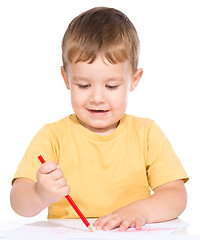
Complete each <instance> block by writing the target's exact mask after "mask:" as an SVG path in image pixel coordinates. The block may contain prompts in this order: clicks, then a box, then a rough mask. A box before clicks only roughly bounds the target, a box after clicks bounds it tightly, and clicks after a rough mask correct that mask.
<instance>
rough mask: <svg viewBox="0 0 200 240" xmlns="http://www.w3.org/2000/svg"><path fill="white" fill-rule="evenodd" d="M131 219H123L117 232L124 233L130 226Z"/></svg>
mask: <svg viewBox="0 0 200 240" xmlns="http://www.w3.org/2000/svg"><path fill="white" fill-rule="evenodd" d="M131 223H132V221H131V219H124V220H123V222H122V223H121V225H120V227H119V231H125V230H127V229H128V228H129V227H130V226H131Z"/></svg>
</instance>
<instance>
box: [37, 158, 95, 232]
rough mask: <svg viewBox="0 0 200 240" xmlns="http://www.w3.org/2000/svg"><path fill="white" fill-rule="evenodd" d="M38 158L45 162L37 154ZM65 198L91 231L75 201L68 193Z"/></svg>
mask: <svg viewBox="0 0 200 240" xmlns="http://www.w3.org/2000/svg"><path fill="white" fill-rule="evenodd" d="M38 159H39V160H40V162H41V163H42V164H43V163H45V160H44V158H43V157H42V156H41V155H40V156H38ZM65 198H66V199H67V200H68V202H69V203H70V205H71V206H72V207H73V209H74V210H75V212H76V213H77V214H78V216H79V217H80V219H81V220H82V221H83V223H84V224H85V226H86V227H87V228H88V229H89V230H90V231H91V232H93V230H92V227H91V225H90V223H89V222H88V220H87V219H86V218H85V216H84V215H83V213H82V212H81V210H80V209H79V208H78V207H77V205H76V204H75V202H74V201H73V200H72V198H71V197H70V196H69V194H68V195H66V196H65Z"/></svg>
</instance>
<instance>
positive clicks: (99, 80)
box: [61, 56, 143, 135]
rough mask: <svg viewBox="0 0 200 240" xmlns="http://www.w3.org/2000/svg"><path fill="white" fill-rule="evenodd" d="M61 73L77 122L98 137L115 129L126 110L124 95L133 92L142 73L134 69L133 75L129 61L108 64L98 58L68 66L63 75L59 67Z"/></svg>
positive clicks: (140, 70)
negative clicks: (69, 93) (68, 90)
mask: <svg viewBox="0 0 200 240" xmlns="http://www.w3.org/2000/svg"><path fill="white" fill-rule="evenodd" d="M61 71H62V75H63V78H64V80H65V84H66V86H67V88H68V89H70V90H71V103H72V107H73V109H74V112H75V114H76V116H77V118H78V120H79V122H80V123H81V124H82V125H83V126H84V127H86V128H87V129H89V130H91V131H93V132H95V133H98V134H101V135H107V134H109V133H111V132H113V131H114V129H115V128H116V127H117V125H118V123H119V120H120V119H121V118H122V117H123V115H124V113H125V110H126V106H127V97H128V92H129V91H132V90H134V88H135V87H136V86H137V84H138V82H139V80H140V78H141V76H142V72H143V70H142V69H138V70H137V71H136V72H135V73H134V74H133V73H132V69H131V66H130V63H129V61H125V62H122V63H117V64H111V63H110V62H109V61H107V60H106V59H103V58H102V57H101V56H98V57H97V58H96V59H95V61H94V62H93V63H91V64H89V63H87V62H78V63H71V64H69V65H68V69H67V73H66V72H65V71H64V68H63V67H62V68H61Z"/></svg>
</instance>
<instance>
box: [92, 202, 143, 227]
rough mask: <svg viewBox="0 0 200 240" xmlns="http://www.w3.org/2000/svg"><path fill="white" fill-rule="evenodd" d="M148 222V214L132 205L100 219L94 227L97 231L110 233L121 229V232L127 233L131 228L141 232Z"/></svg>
mask: <svg viewBox="0 0 200 240" xmlns="http://www.w3.org/2000/svg"><path fill="white" fill-rule="evenodd" d="M146 222H147V215H146V213H145V212H144V211H143V210H142V209H140V208H138V207H137V206H134V204H131V205H128V206H125V207H123V208H120V209H117V210H115V211H114V212H113V213H111V214H108V215H106V216H102V217H100V218H98V219H97V220H96V221H95V222H94V223H93V225H94V226H95V227H96V229H97V230H101V229H102V230H104V231H109V230H112V229H114V228H117V227H119V231H125V230H127V229H128V228H129V227H135V228H136V229H138V230H139V229H141V228H142V226H143V225H144V224H145V223H146Z"/></svg>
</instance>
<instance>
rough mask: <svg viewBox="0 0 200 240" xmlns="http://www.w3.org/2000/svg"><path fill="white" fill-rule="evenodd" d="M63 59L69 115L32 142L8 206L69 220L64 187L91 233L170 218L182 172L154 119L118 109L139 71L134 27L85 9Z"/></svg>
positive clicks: (182, 198)
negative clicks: (90, 223)
mask: <svg viewBox="0 0 200 240" xmlns="http://www.w3.org/2000/svg"><path fill="white" fill-rule="evenodd" d="M62 57H63V67H61V73H62V76H63V78H64V81H65V84H66V87H67V89H69V90H70V92H71V103H72V106H73V109H74V112H75V114H72V115H70V116H68V117H66V118H65V119H62V120H60V121H58V122H56V123H52V124H48V125H46V126H44V127H43V128H42V129H41V130H40V131H39V132H38V133H37V134H36V136H35V137H34V138H33V140H32V142H31V143H30V145H29V147H28V149H27V151H26V153H25V155H24V157H23V159H22V161H21V163H20V165H19V167H18V169H17V172H16V174H15V176H14V179H13V187H12V190H11V205H12V208H13V209H14V211H16V212H17V213H18V214H20V215H23V216H34V215H37V214H38V213H39V212H40V211H42V210H43V209H44V208H46V207H48V208H49V212H48V218H76V217H77V215H76V213H75V212H74V210H73V209H72V208H71V206H70V205H69V204H68V203H67V201H66V199H65V198H64V196H65V195H67V194H69V192H70V195H71V197H72V198H73V200H74V201H75V202H76V203H77V205H78V206H79V207H80V209H81V211H82V212H83V214H84V215H85V216H86V217H97V218H98V217H99V218H98V219H97V220H96V221H95V223H94V226H96V228H97V229H103V230H111V229H113V228H116V227H119V230H122V231H123V230H126V229H127V228H129V227H135V228H137V229H140V228H141V227H142V225H144V224H145V223H152V222H160V221H167V220H170V219H174V218H177V217H178V216H179V215H180V214H181V213H182V212H183V210H184V209H185V206H186V201H187V195H186V190H185V187H184V182H186V181H187V180H188V176H187V174H186V173H185V171H184V169H183V167H182V165H181V163H180V161H179V159H178V158H177V156H176V155H175V153H174V151H173V149H172V147H171V145H170V143H169V141H168V139H167V138H166V137H165V135H164V134H163V132H162V131H161V130H160V128H159V127H158V126H157V125H156V124H155V122H154V121H152V120H150V119H142V118H138V117H134V116H129V115H126V114H125V110H126V105H127V96H128V92H129V91H133V90H134V89H135V87H136V86H137V84H138V83H139V81H140V79H141V77H142V73H143V70H142V69H141V68H139V69H138V68H137V65H138V57H139V39H138V36H137V32H136V30H135V28H134V26H133V24H132V23H131V22H130V20H129V19H128V18H127V17H126V16H125V15H124V14H123V13H121V12H120V11H118V10H115V9H111V8H103V7H102V8H94V9H91V10H89V11H86V12H85V13H82V14H81V15H79V16H78V17H76V18H75V19H74V20H73V21H72V22H71V23H70V25H69V27H68V29H67V31H66V33H65V35H64V37H63V42H62ZM39 155H42V156H43V157H44V159H45V160H46V161H47V162H46V163H45V164H43V165H42V166H41V164H40V162H39V160H38V159H37V157H38V156H39ZM69 186H70V187H69ZM149 187H150V188H151V189H152V190H153V191H154V194H153V195H151V193H150V190H149ZM30 206H31V207H30Z"/></svg>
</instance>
